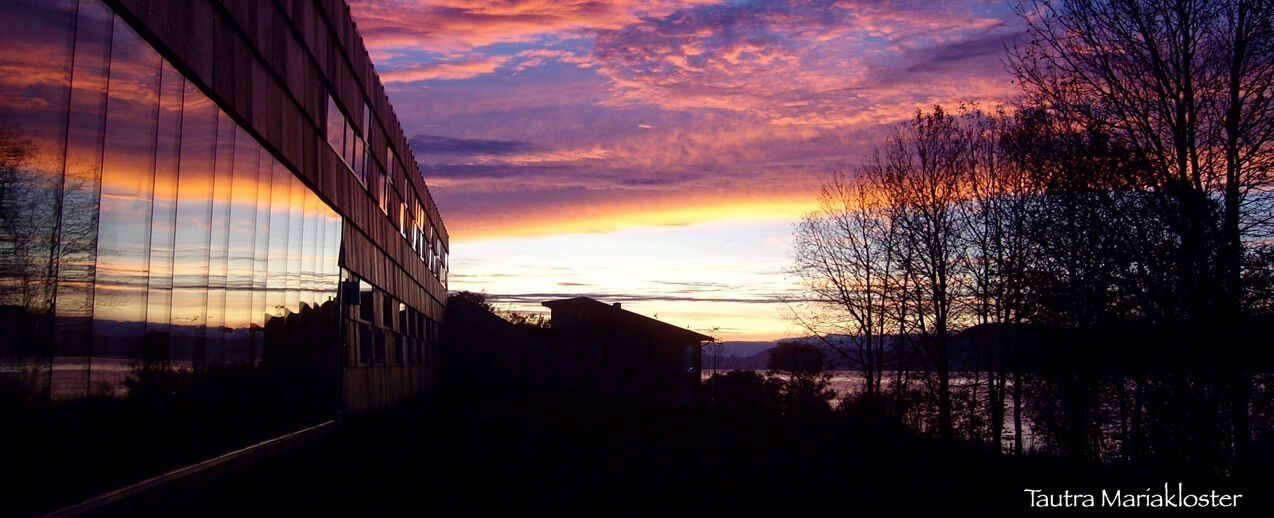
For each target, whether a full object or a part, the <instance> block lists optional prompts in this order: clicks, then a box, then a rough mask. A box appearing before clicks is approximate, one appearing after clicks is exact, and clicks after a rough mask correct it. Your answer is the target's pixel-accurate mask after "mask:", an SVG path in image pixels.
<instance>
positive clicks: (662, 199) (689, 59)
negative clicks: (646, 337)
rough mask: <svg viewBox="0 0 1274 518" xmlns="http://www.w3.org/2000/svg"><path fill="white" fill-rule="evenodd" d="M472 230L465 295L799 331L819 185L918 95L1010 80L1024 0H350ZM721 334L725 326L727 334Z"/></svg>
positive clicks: (920, 98)
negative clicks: (801, 260) (800, 265)
mask: <svg viewBox="0 0 1274 518" xmlns="http://www.w3.org/2000/svg"><path fill="white" fill-rule="evenodd" d="M349 3H350V5H351V9H352V11H353V15H354V19H355V21H356V22H357V24H358V28H359V31H360V32H361V33H362V35H363V38H364V41H365V43H366V45H367V47H368V48H369V50H370V52H371V56H372V60H373V62H374V63H375V65H376V69H377V71H378V72H379V74H380V77H381V80H382V81H383V82H384V83H385V84H386V89H387V90H388V92H389V97H390V100H391V101H392V103H393V105H394V109H395V111H396V112H397V114H398V117H399V119H401V121H402V124H403V127H404V130H405V131H406V133H407V135H408V136H409V137H411V144H412V148H413V150H414V151H415V154H416V158H417V160H418V161H419V162H420V166H421V170H422V171H423V172H424V174H425V178H426V181H427V182H428V184H429V186H430V190H431V192H432V193H433V196H434V198H435V200H436V201H437V203H438V206H439V208H440V211H441V213H442V217H443V220H444V222H445V223H446V225H447V229H448V231H449V232H450V235H451V258H452V264H451V272H452V274H451V278H450V289H451V290H452V291H457V290H472V291H486V292H487V293H488V294H489V295H491V296H492V297H493V298H494V299H495V302H496V303H497V306H500V307H503V308H506V309H515V310H535V311H541V310H545V309H547V308H542V307H540V306H539V302H541V301H544V300H550V299H554V298H563V297H572V296H578V295H585V296H592V297H595V298H598V299H600V300H602V301H605V302H623V303H624V307H625V309H630V310H633V311H636V312H639V313H643V314H646V315H652V316H653V315H658V318H659V319H660V320H663V321H665V322H668V323H671V324H675V325H678V326H683V327H690V328H692V329H694V330H696V331H701V332H706V333H708V334H712V335H714V336H717V337H720V338H723V339H726V340H769V339H774V338H779V337H784V336H794V335H799V334H802V332H801V330H800V329H798V328H796V327H795V326H793V325H792V324H791V323H790V320H789V318H788V317H787V316H786V313H787V302H785V300H789V299H792V298H795V297H799V293H797V292H795V291H794V288H795V285H794V283H793V281H792V280H791V279H790V278H789V277H788V276H787V275H786V274H785V270H786V269H787V268H788V267H789V265H790V264H791V248H790V246H791V233H792V230H793V224H794V222H795V221H796V220H797V219H798V218H799V217H800V216H801V215H802V214H803V213H805V212H806V211H808V210H810V209H811V208H812V207H813V203H814V197H815V194H816V190H817V187H818V184H819V181H820V180H821V179H823V178H824V177H826V175H828V174H829V173H831V172H834V171H847V170H852V169H853V167H854V165H855V164H857V163H858V162H859V161H861V160H862V158H863V155H864V154H865V153H866V152H867V150H868V149H870V147H871V146H873V145H874V144H875V143H876V142H878V141H879V140H880V139H881V138H882V135H883V134H884V131H885V129H886V128H888V127H889V126H890V125H892V124H895V123H897V122H898V121H900V120H903V119H906V118H907V117H908V116H909V115H911V114H913V113H914V112H915V110H916V109H917V108H920V107H925V106H929V105H932V104H934V103H941V104H947V105H952V104H956V103H959V102H961V101H965V102H976V103H980V104H982V105H986V106H990V105H994V104H996V103H998V102H1003V101H1005V100H1007V99H1009V98H1010V96H1011V95H1012V94H1013V85H1012V82H1011V79H1012V78H1011V77H1010V75H1009V74H1008V73H1007V72H1006V70H1005V68H1004V66H1003V64H1002V62H1003V57H1004V48H1005V46H1006V45H1008V44H1010V43H1011V42H1012V40H1013V38H1014V37H1015V36H1016V35H1017V34H1019V33H1020V32H1021V28H1022V23H1021V21H1020V20H1019V19H1018V18H1017V17H1016V15H1014V14H1013V12H1012V11H1011V9H1010V8H1009V6H1008V5H1006V3H1005V2H1004V1H1003V0H991V1H987V2H956V1H949V2H945V1H944V2H926V1H917V2H906V1H902V2H886V1H810V2H802V1H790V2H782V1H774V2H731V1H726V2H718V1H703V2H698V1H685V2H678V1H665V0H654V1H647V0H640V1H638V0H633V1H617V2H603V1H582V0H581V1H569V0H568V1H552V0H540V1H520V0H513V1H498V0H493V1H484V0H437V1H424V0H351V1H350V2H349ZM714 328H717V329H716V330H715V331H714V330H713V329H714Z"/></svg>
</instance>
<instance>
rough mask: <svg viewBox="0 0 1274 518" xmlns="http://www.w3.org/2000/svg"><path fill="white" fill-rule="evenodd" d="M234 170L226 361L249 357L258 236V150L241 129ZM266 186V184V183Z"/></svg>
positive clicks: (239, 360)
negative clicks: (254, 265)
mask: <svg viewBox="0 0 1274 518" xmlns="http://www.w3.org/2000/svg"><path fill="white" fill-rule="evenodd" d="M234 147H235V150H234V167H233V169H234V171H233V183H232V184H231V186H230V215H229V216H230V217H229V225H228V229H229V230H228V234H227V236H226V239H227V250H226V255H227V261H226V303H225V308H226V309H225V327H226V330H227V331H226V333H227V334H226V337H225V341H226V361H229V362H243V361H247V360H248V357H249V354H248V352H249V347H250V346H251V341H250V334H249V333H250V332H251V329H252V315H253V313H252V299H253V297H252V294H253V284H252V272H253V256H254V252H255V250H256V239H257V203H258V184H259V183H260V178H259V177H258V175H259V173H258V171H257V169H258V165H257V164H258V161H259V159H260V158H261V151H260V149H259V148H258V147H257V145H256V141H254V140H253V139H252V137H251V136H249V135H248V134H247V133H246V132H244V130H243V129H242V128H238V127H236V128H235V137H234ZM267 187H268V185H267Z"/></svg>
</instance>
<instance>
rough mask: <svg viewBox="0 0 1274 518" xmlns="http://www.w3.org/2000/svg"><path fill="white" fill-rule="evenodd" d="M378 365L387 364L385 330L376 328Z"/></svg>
mask: <svg viewBox="0 0 1274 518" xmlns="http://www.w3.org/2000/svg"><path fill="white" fill-rule="evenodd" d="M375 335H376V365H384V364H385V330H384V329H381V328H379V327H378V328H376V331H375Z"/></svg>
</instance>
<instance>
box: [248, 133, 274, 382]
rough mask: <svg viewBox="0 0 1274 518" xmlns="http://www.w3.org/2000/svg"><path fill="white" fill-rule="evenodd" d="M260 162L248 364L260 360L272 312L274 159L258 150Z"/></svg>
mask: <svg viewBox="0 0 1274 518" xmlns="http://www.w3.org/2000/svg"><path fill="white" fill-rule="evenodd" d="M257 149H258V151H260V159H259V160H258V162H257V175H258V176H257V207H256V233H255V238H254V245H253V252H252V310H251V319H252V320H251V328H250V329H251V330H252V333H251V349H250V350H249V355H248V356H249V358H248V359H249V361H250V362H253V363H255V362H257V361H260V360H261V355H262V353H263V346H264V343H265V336H264V334H263V333H264V330H265V319H266V315H267V314H268V313H270V312H272V311H273V307H272V306H270V305H269V299H270V297H269V291H270V280H269V277H270V269H269V263H270V241H271V237H272V236H271V228H270V222H271V220H272V219H273V218H274V211H273V203H274V194H273V188H274V157H272V156H270V152H269V151H266V150H265V148H262V147H260V145H258V146H257Z"/></svg>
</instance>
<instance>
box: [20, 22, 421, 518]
mask: <svg viewBox="0 0 1274 518" xmlns="http://www.w3.org/2000/svg"><path fill="white" fill-rule="evenodd" d="M2 3H3V8H0V14H2V16H0V480H6V481H10V482H11V483H6V484H0V502H6V505H9V504H10V503H13V502H16V504H14V506H10V508H8V509H6V511H10V512H13V513H16V514H35V513H36V512H44V511H48V510H51V509H52V508H54V507H56V506H57V505H65V504H68V503H73V502H74V501H77V500H80V499H83V498H85V497H88V496H92V495H94V494H98V493H102V492H105V491H108V490H111V489H115V488H118V487H120V486H122V485H125V484H128V483H132V482H136V481H138V480H141V479H144V478H147V477H150V476H154V475H157V474H159V473H162V472H164V471H166V470H169V469H173V468H176V467H179V466H182V465H187V464H191V463H194V462H198V461H201V460H205V459H208V458H210V457H213V456H216V455H219V454H222V453H225V452H227V451H230V450H233V449H237V448H241V447H244V446H247V445H251V444H254V443H256V442H259V441H261V440H264V439H268V438H271V437H276V436H279V435H282V434H284V433H288V432H292V431H295V430H298V429H300V428H303V427H305V426H309V425H313V424H316V423H319V422H323V421H326V420H329V419H333V418H334V417H336V416H337V415H339V412H341V411H349V412H354V413H356V412H360V411H365V410H369V409H374V408H377V407H379V406H383V405H386V404H389V403H391V402H393V401H395V400H397V399H400V398H402V397H405V396H407V395H409V394H412V393H417V392H420V391H421V390H424V389H425V388H427V387H428V386H431V385H432V384H433V383H435V382H436V376H435V375H434V373H433V370H432V369H434V367H435V362H434V358H433V347H432V346H433V345H434V344H436V343H437V342H438V340H439V337H440V336H439V335H440V332H439V331H440V329H441V327H440V325H439V324H438V322H437V321H436V319H438V318H441V315H442V304H441V302H442V301H440V300H438V297H439V295H438V294H439V293H444V294H445V276H446V266H445V265H446V250H445V247H446V242H445V240H444V239H442V238H441V237H440V231H442V229H443V227H442V223H441V221H437V222H431V221H430V215H429V214H431V212H430V210H432V209H434V207H433V205H432V201H431V200H430V199H429V198H428V192H427V190H425V189H424V188H423V187H421V185H422V184H421V182H419V181H417V180H418V179H417V178H410V180H411V181H408V179H409V176H410V175H411V174H412V172H413V171H414V169H411V168H405V167H404V164H410V163H411V157H410V152H409V150H407V149H405V147H401V146H404V144H403V143H402V142H403V140H405V139H402V138H401V135H399V140H397V141H391V139H389V137H388V135H389V132H388V131H387V129H386V128H388V127H391V126H392V127H395V128H396V126H395V125H394V124H396V121H394V120H392V117H391V116H390V115H389V114H392V112H388V111H386V112H379V113H377V112H374V110H373V108H372V106H371V103H369V102H368V101H367V99H370V97H367V94H366V92H367V91H369V90H368V89H367V85H361V86H362V88H361V89H359V90H358V92H357V93H358V94H359V95H357V96H355V95H353V94H351V95H350V97H357V98H359V99H360V101H359V102H356V103H354V104H353V105H350V106H342V105H341V104H340V102H339V100H338V99H334V98H333V97H332V96H331V95H330V94H329V92H331V85H332V84H348V83H347V82H346V81H347V80H348V79H349V77H346V76H348V75H349V71H348V70H347V69H346V68H344V62H343V61H340V60H339V59H336V58H338V57H339V54H335V53H337V52H348V50H347V49H345V48H344V47H343V46H338V45H337V43H338V41H339V39H338V38H335V36H334V35H335V34H336V33H337V32H338V31H336V29H334V28H332V27H335V26H336V25H337V24H335V23H333V22H331V21H330V20H328V21H325V20H326V18H324V17H325V16H327V15H326V14H324V11H322V10H321V9H320V6H319V4H318V3H316V2H310V3H305V2H298V3H295V4H294V5H292V6H291V8H290V9H285V8H284V7H283V6H281V4H278V3H275V2H264V3H261V4H260V5H251V6H249V5H248V4H242V5H240V6H239V7H241V8H242V9H238V11H243V12H242V13H241V12H238V11H235V12H231V11H232V10H231V9H230V8H229V7H227V8H226V9H225V10H217V9H221V8H220V7H210V5H211V4H208V5H205V4H203V3H202V2H201V1H198V0H196V1H193V2H190V3H183V5H182V9H183V10H188V12H189V13H192V16H196V17H197V16H199V15H198V12H203V14H205V15H208V16H212V17H214V18H217V20H212V21H208V20H204V19H201V21H192V19H186V18H181V19H178V18H169V17H167V15H166V14H163V13H168V11H165V10H164V9H166V8H167V7H166V6H169V5H171V4H168V3H166V2H161V1H160V0H154V1H153V2H150V3H147V2H142V3H140V4H138V5H137V6H136V7H130V6H128V5H127V4H111V5H113V6H116V7H115V8H116V9H119V10H120V11H121V12H125V13H128V12H131V15H129V16H125V17H121V16H120V14H119V13H117V12H115V11H113V10H112V9H111V8H110V7H108V6H107V5H106V4H104V3H103V2H102V0H4V1H3V2H2ZM143 4H144V5H143ZM200 6H203V7H204V8H206V9H204V10H203V11H200V8H199V7H200ZM130 9H134V10H132V11H130ZM209 9H212V10H209ZM310 10H312V11H310ZM155 13H161V14H160V15H156V14H155ZM174 13H175V11H174ZM174 13H168V14H174ZM245 13H246V14H245ZM240 15H242V16H240ZM236 16H238V17H237V18H236ZM148 17H150V18H148ZM130 20H131V21H130ZM344 21H345V22H348V19H346V20H344ZM289 23H291V24H294V25H295V24H298V23H299V24H301V25H302V27H300V29H302V30H305V31H311V32H310V33H306V34H308V36H309V39H308V40H302V39H298V38H297V36H296V34H293V33H292V32H289V31H272V30H271V28H275V27H279V26H284V25H287V24H289ZM325 23H332V25H330V26H329V25H325ZM201 24H202V25H201ZM170 25H172V26H182V27H185V28H187V29H191V30H188V31H177V30H175V29H174V30H172V31H170V33H164V34H167V35H166V36H163V35H156V32H161V33H162V32H163V31H164V30H169V29H167V27H169V26H170ZM156 27H160V30H159V31H156ZM135 28H140V29H141V31H142V33H144V34H147V35H148V36H147V37H148V38H182V39H183V40H182V41H178V42H166V43H165V45H161V46H160V48H161V49H165V50H163V53H162V54H161V51H160V50H156V47H154V46H152V45H151V43H150V42H149V41H148V40H147V39H145V38H143V37H142V36H140V35H139V33H138V31H137V30H135ZM324 30H329V31H332V35H329V36H327V37H328V38H329V39H326V40H324V39H322V38H319V36H320V35H322V34H324V32H323V31H324ZM204 43H206V44H208V45H212V46H214V47H215V48H214V49H212V50H213V51H212V52H211V53H210V54H212V55H215V56H216V57H217V59H218V61H216V64H215V66H216V71H217V74H219V75H215V76H210V75H209V74H206V73H205V74H202V75H201V73H200V70H199V65H200V64H199V60H198V59H193V58H192V57H191V56H190V54H189V53H190V52H193V51H192V50H191V49H194V48H196V47H198V46H199V45H201V44H204ZM235 45H241V47H236V46H235ZM315 45H317V47H315ZM252 46H255V47H256V51H258V52H260V54H258V53H255V52H251V51H249V49H251V47H252ZM307 46H309V50H310V51H311V52H310V53H306V52H305V49H306V48H307ZM182 47H188V48H185V49H182ZM316 48H318V49H326V50H324V51H322V52H315V49H316ZM262 49H266V50H277V49H283V50H285V51H286V52H282V53H281V54H280V55H282V56H285V57H286V63H284V65H286V66H283V67H282V68H283V69H284V70H282V71H280V70H279V69H280V66H277V65H279V63H278V62H276V61H274V60H273V57H274V56H275V53H273V52H265V51H263V50H262ZM204 50H207V49H206V48H205V49H204ZM324 54H326V55H329V56H331V57H332V59H331V60H329V63H328V65H329V66H331V65H332V63H336V64H337V65H341V66H339V67H335V68H332V69H329V70H326V71H325V70H322V69H321V67H319V68H313V67H312V68H309V69H306V68H305V67H301V66H300V64H301V62H302V61H303V60H307V59H313V60H315V61H314V62H315V63H317V60H318V58H317V56H319V55H324ZM208 61H209V62H210V63H211V62H212V61H213V60H208ZM271 71H274V72H278V75H277V77H276V75H274V74H272V73H271ZM205 72H206V70H205ZM209 77H214V79H209ZM226 78H230V79H226ZM218 79H220V82H219V81H218ZM360 84H361V83H360ZM280 85H281V86H280ZM355 86H359V85H358V84H356V85H355ZM271 88H274V89H273V90H271ZM280 88H283V90H281V89H280ZM228 91H229V92H232V93H233V95H227V92H228ZM271 92H273V93H271ZM298 92H300V93H298ZM347 93H349V92H347ZM289 94H291V95H289ZM349 108H354V109H353V110H350V109H349ZM382 109H384V108H382ZM359 110H361V111H359ZM347 114H352V115H348V116H347ZM380 117H387V119H386V120H382V119H380ZM302 130H304V131H302ZM396 131H397V130H396ZM397 132H398V133H401V131H397ZM324 140H326V141H327V144H328V145H330V147H331V151H330V152H334V155H333V156H332V158H333V159H336V160H335V162H333V161H329V160H326V158H327V156H326V155H323V154H324V153H329V150H328V149H327V148H326V147H325V146H324V145H323V141H324ZM393 142H398V144H394V143H393ZM263 143H272V144H268V145H267V144H263ZM395 145H398V146H400V147H398V148H395V147H394V146H395ZM395 149H397V151H398V152H395ZM328 164H330V165H336V166H337V168H338V169H339V170H337V169H331V168H330V167H329V165H328ZM294 167H298V168H301V169H302V170H300V171H298V170H294V169H293V168H294ZM349 173H352V176H353V177H354V178H356V179H357V182H354V181H350V180H349V178H348V177H346V176H344V175H346V174H349ZM301 178H307V179H309V183H307V181H302V180H301ZM347 181H348V183H346V182H347ZM351 185H352V186H353V187H354V191H356V192H346V191H345V189H347V186H351ZM312 187H318V188H321V189H326V190H319V191H316V190H314V189H312ZM317 192H322V193H323V195H322V196H320V195H319V194H317ZM420 193H423V195H422V194H420ZM363 196H365V198H364V197H363ZM325 200H333V201H334V202H336V203H343V204H344V205H340V206H339V209H340V210H341V211H343V213H344V215H345V217H342V215H341V213H338V211H337V210H336V209H334V207H333V206H331V205H329V204H328V202H327V201H325ZM422 200H425V201H428V202H430V205H428V206H427V207H428V209H430V210H426V205H424V204H422V203H421V201H422ZM434 213H436V211H435V212H434ZM368 215H371V216H368ZM369 217H375V218H388V219H389V221H390V222H391V224H392V225H393V229H394V230H395V231H397V232H394V231H390V232H381V233H376V232H371V231H369V230H368V229H365V228H363V226H366V224H367V219H368V218H369ZM435 217H436V216H435ZM382 221H383V220H377V221H376V223H378V224H379V223H381V222H382ZM360 222H361V224H360ZM347 232H348V233H347ZM395 233H401V234H402V236H401V237H400V236H396V235H394V234H395ZM373 236H375V239H373V238H372V237H373ZM380 236H386V237H380ZM386 238H388V239H392V240H397V239H406V240H408V243H409V245H410V247H411V250H412V252H410V253H403V252H400V251H397V250H402V248H401V247H397V246H390V245H391V244H393V245H396V244H397V243H379V242H377V241H376V239H386ZM346 240H348V241H346ZM343 241H344V242H343ZM417 256H419V260H420V261H421V262H422V263H423V264H422V263H416V262H415V261H416V260H417ZM403 263H411V264H403ZM425 265H427V268H422V266H425ZM426 269H427V270H428V274H424V275H418V276H419V277H420V278H419V279H413V278H409V277H407V276H412V275H416V274H415V272H421V273H423V272H424V271H425V270H426ZM395 290H397V291H395ZM431 317H432V318H431ZM55 504H57V505H55ZM0 514H6V513H4V512H0Z"/></svg>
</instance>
